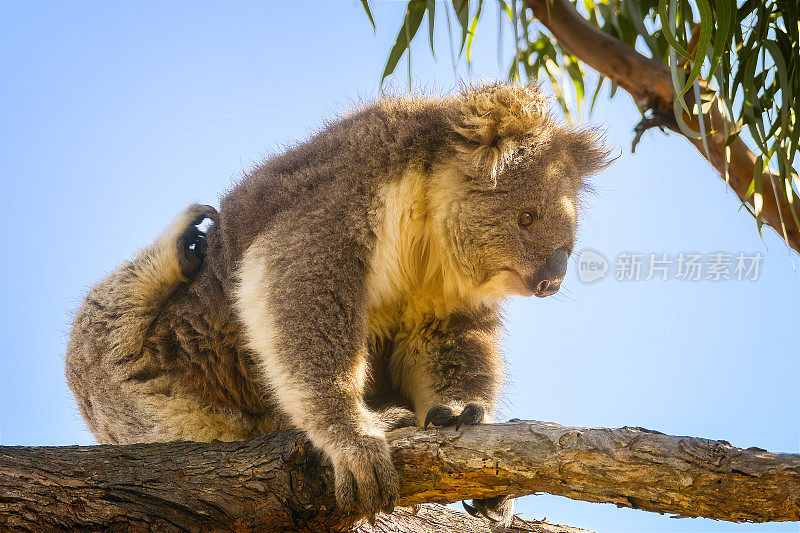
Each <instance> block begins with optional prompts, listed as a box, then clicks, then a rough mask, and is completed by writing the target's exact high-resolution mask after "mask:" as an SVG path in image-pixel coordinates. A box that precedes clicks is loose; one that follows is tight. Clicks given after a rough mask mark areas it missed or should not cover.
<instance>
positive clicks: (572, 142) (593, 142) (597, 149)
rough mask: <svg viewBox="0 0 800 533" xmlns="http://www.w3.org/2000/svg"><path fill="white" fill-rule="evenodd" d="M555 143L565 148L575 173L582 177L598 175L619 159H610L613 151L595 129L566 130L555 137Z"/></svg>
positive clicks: (600, 133)
mask: <svg viewBox="0 0 800 533" xmlns="http://www.w3.org/2000/svg"><path fill="white" fill-rule="evenodd" d="M553 143H554V144H557V145H559V146H560V147H562V148H563V150H564V151H565V153H566V154H567V155H568V158H569V160H570V162H571V164H572V166H573V172H575V173H576V174H577V175H580V176H591V175H592V174H597V173H598V172H600V171H601V170H603V169H605V168H607V167H608V166H609V165H611V163H613V162H614V161H615V160H616V159H617V158H616V157H615V158H613V159H612V158H610V157H609V156H610V155H611V150H612V149H611V147H609V146H608V145H607V144H606V143H605V139H604V138H603V134H602V132H600V131H598V130H595V129H585V128H564V129H562V130H561V131H559V132H558V133H556V134H555V135H554V139H553Z"/></svg>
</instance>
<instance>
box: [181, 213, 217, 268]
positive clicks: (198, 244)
mask: <svg viewBox="0 0 800 533" xmlns="http://www.w3.org/2000/svg"><path fill="white" fill-rule="evenodd" d="M185 213H186V215H187V216H190V217H192V218H190V219H189V222H188V225H187V226H186V229H185V230H184V231H183V233H182V234H181V235H180V236H179V237H178V243H177V244H178V265H179V266H180V269H181V274H183V276H184V277H185V278H186V279H191V278H193V277H194V276H195V275H196V274H197V273H198V272H199V271H200V267H201V266H203V259H204V258H205V255H206V234H205V232H204V231H202V230H201V229H200V228H198V227H197V226H198V225H199V224H202V222H203V221H204V220H206V219H210V220H212V221H216V220H217V210H216V209H214V208H213V207H212V206H210V205H200V204H195V205H192V206H190V207H189V208H187V212H185Z"/></svg>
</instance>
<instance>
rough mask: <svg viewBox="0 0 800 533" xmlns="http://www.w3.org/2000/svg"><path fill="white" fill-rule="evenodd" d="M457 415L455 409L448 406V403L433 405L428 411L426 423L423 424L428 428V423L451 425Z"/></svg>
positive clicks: (424, 427) (440, 425)
mask: <svg viewBox="0 0 800 533" xmlns="http://www.w3.org/2000/svg"><path fill="white" fill-rule="evenodd" d="M455 420H456V417H455V415H454V414H453V410H452V409H450V408H449V407H447V406H446V405H435V406H433V407H431V410H430V411H428V414H427V415H425V424H423V426H422V428H423V429H428V425H430V424H431V423H433V425H434V426H439V427H442V426H449V425H451V424H452V423H453V422H455Z"/></svg>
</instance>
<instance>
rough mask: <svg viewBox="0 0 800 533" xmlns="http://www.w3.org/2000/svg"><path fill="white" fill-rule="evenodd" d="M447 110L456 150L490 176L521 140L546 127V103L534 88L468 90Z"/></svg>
mask: <svg viewBox="0 0 800 533" xmlns="http://www.w3.org/2000/svg"><path fill="white" fill-rule="evenodd" d="M448 107H449V115H450V117H449V120H450V124H451V127H452V128H453V132H454V133H455V148H456V151H457V152H459V153H461V154H462V156H463V157H464V159H465V162H467V163H468V164H470V165H473V166H476V167H479V168H484V169H487V170H488V171H489V173H490V174H491V175H492V177H494V176H496V174H497V172H499V171H500V170H501V169H502V167H503V166H504V165H505V164H506V163H507V162H508V161H509V160H510V158H511V156H512V155H513V153H514V150H516V148H517V147H518V146H519V145H520V143H521V142H522V141H523V140H526V139H528V140H529V139H530V138H531V137H532V136H536V135H540V134H542V132H544V131H545V130H546V129H547V125H548V124H549V118H548V116H547V110H548V106H547V101H546V99H545V97H544V96H543V95H542V93H541V92H540V91H539V89H538V88H536V87H526V86H518V85H507V84H496V85H485V86H482V87H468V88H466V89H465V90H463V91H462V92H461V93H460V94H457V95H455V96H454V97H452V99H451V101H450V102H449V106H448Z"/></svg>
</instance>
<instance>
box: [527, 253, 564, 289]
mask: <svg viewBox="0 0 800 533" xmlns="http://www.w3.org/2000/svg"><path fill="white" fill-rule="evenodd" d="M567 259H569V251H568V250H567V247H566V246H562V247H561V248H559V249H558V250H556V251H555V252H553V254H552V255H551V256H550V257H548V258H547V262H546V263H545V264H544V266H543V267H542V268H540V269H539V272H537V273H536V275H534V276H533V279H532V280H531V286H530V289H531V291H532V292H533V294H535V295H536V296H538V297H539V298H544V297H545V296H550V295H551V294H555V293H557V292H558V289H559V288H560V287H561V282H562V281H564V275H565V274H566V273H567Z"/></svg>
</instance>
